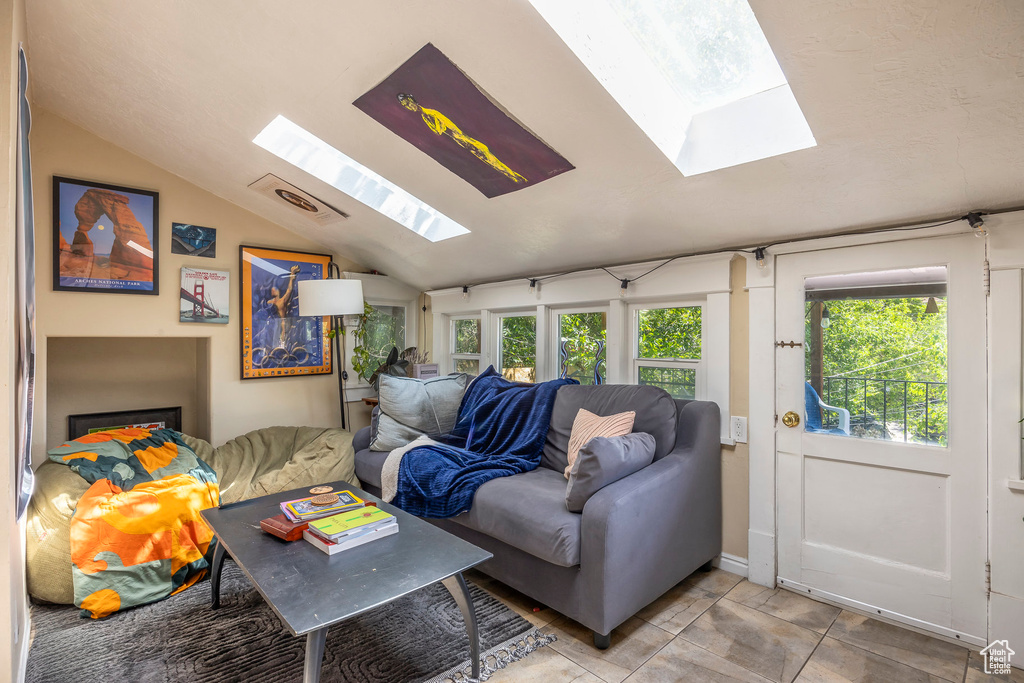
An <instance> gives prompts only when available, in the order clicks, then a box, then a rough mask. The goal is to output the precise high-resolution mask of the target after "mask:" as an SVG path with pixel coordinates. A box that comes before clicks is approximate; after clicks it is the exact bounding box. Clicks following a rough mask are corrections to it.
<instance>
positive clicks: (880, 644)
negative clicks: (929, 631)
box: [467, 569, 1024, 683]
mask: <svg viewBox="0 0 1024 683" xmlns="http://www.w3.org/2000/svg"><path fill="white" fill-rule="evenodd" d="M467 578H468V579H469V580H471V581H473V582H474V583H476V584H477V585H479V586H480V587H482V588H484V589H486V590H487V591H489V592H490V593H491V594H492V595H494V596H495V597H497V598H498V599H499V600H501V601H502V602H504V603H505V604H507V605H508V606H509V607H510V608H512V609H513V610H515V611H516V612H517V613H518V614H521V615H522V616H523V617H525V618H526V619H528V620H529V621H530V622H532V623H533V624H536V625H537V627H539V628H541V629H542V630H543V631H545V632H548V633H554V634H555V635H556V636H558V640H556V641H555V642H554V643H552V644H551V645H549V646H547V647H544V648H541V649H540V650H537V651H536V652H534V653H532V654H531V655H530V656H529V657H527V658H526V659H524V660H522V661H519V662H516V663H515V664H512V665H510V666H509V667H508V668H506V669H504V670H502V671H499V672H498V673H496V674H495V675H494V676H492V677H491V678H490V679H489V680H490V682H491V683H510V682H512V683H602V682H603V683H620V682H622V681H625V682H626V683H674V682H675V681H749V682H750V683H755V682H757V683H766V682H767V681H776V682H777V683H790V681H794V680H795V681H809V682H810V681H813V682H816V683H831V682H832V681H865V682H867V681H886V682H888V681H899V682H901V683H902V682H903V681H922V682H925V683H943V682H944V681H953V682H954V683H980V682H981V681H988V680H993V681H996V680H1002V681H1013V682H1015V683H1024V671H1021V670H1019V669H1014V670H1013V675H1012V676H1009V677H1007V676H987V675H986V674H985V673H984V667H983V665H982V658H981V656H980V655H978V653H977V651H976V650H968V649H967V648H966V647H962V646H959V645H954V644H951V643H947V642H945V641H942V640H938V639H936V638H930V637H928V636H924V635H921V634H919V633H916V632H914V631H909V630H907V629H903V628H900V627H898V626H892V625H890V624H887V623H884V622H881V621H877V620H875V619H871V618H870V617H865V616H861V615H860V614H856V613H854V612H849V611H847V610H842V609H839V608H838V607H833V606H831V605H826V604H824V603H821V602H817V601H815V600H811V599H810V598H806V597H804V596H802V595H797V594H796V593H792V592H790V591H784V590H781V589H775V590H771V589H768V588H764V587H763V586H758V585H756V584H752V583H750V582H748V581H746V580H745V579H743V578H742V577H739V576H737V575H735V574H730V573H729V572H725V571H722V570H720V569H715V570H713V571H711V572H709V573H707V574H704V573H699V572H698V573H696V574H694V575H692V576H690V577H688V578H687V579H685V580H684V581H683V582H682V583H680V584H679V585H678V586H676V587H675V588H673V589H672V590H670V591H669V592H668V593H666V594H665V595H664V596H662V597H661V598H659V599H658V600H657V601H655V602H654V603H652V604H650V605H648V606H647V607H645V608H644V609H643V610H641V611H640V612H639V613H637V614H636V616H634V617H632V618H630V619H629V620H628V621H626V622H625V623H624V624H622V625H621V626H619V627H618V628H617V629H615V630H614V631H613V632H612V646H611V647H610V648H608V649H607V650H604V651H601V650H598V649H596V648H595V647H594V646H593V640H592V636H591V632H590V631H589V630H588V629H586V628H584V627H583V626H580V625H579V624H577V623H576V622H574V621H572V620H571V619H569V618H567V617H565V616H562V615H561V614H559V613H557V612H555V611H553V610H550V609H548V608H546V607H544V606H543V605H539V604H538V603H536V602H535V601H534V600H532V599H531V598H528V597H526V596H525V595H523V594H521V593H519V592H517V591H515V590H513V589H511V588H509V587H508V586H505V585H504V584H502V583H500V582H498V581H495V580H493V579H491V578H490V577H488V576H486V575H484V574H482V573H480V572H476V571H473V572H470V573H468V574H467ZM534 610H536V611H534Z"/></svg>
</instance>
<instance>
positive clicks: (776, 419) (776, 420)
mask: <svg viewBox="0 0 1024 683" xmlns="http://www.w3.org/2000/svg"><path fill="white" fill-rule="evenodd" d="M775 426H776V427H778V426H779V414H778V413H776V414H775Z"/></svg>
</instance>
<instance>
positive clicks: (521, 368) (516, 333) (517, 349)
mask: <svg viewBox="0 0 1024 683" xmlns="http://www.w3.org/2000/svg"><path fill="white" fill-rule="evenodd" d="M498 334H499V339H500V340H501V346H500V348H499V357H498V361H499V363H500V366H501V374H502V375H504V376H505V379H508V380H511V381H513V382H536V381H537V316H535V315H508V316H502V317H500V318H498Z"/></svg>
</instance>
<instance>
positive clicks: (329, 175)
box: [252, 116, 469, 242]
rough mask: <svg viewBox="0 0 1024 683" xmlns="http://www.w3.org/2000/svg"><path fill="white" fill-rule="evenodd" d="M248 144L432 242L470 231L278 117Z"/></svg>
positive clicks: (305, 131) (303, 130) (308, 133)
mask: <svg viewBox="0 0 1024 683" xmlns="http://www.w3.org/2000/svg"><path fill="white" fill-rule="evenodd" d="M252 141H253V142H254V143H256V144H257V145H259V146H260V147H262V148H263V149H265V150H267V151H268V152H270V153H271V154H275V155H277V156H278V157H280V158H282V159H284V160H285V161H287V162H288V163H290V164H292V165H293V166H297V167H298V168H301V169H302V170H303V171H305V172H306V173H309V174H310V175H312V176H314V177H316V178H319V179H320V180H322V181H324V182H325V183H327V184H328V185H330V186H332V187H334V188H336V189H338V190H341V191H342V192H344V193H345V194H347V195H348V196H350V197H352V198H353V199H355V200H357V201H359V202H361V203H363V204H365V205H366V206H368V207H370V208H371V209H373V210H374V211H377V212H378V213H380V214H382V215H384V216H387V217H388V218H390V219H391V220H393V221H395V222H396V223H398V224H399V225H401V226H402V227H405V228H408V229H409V230H412V231H413V232H414V233H416V234H417V235H420V236H421V237H426V238H427V239H428V240H430V241H431V242H440V241H441V240H446V239H449V238H451V237H458V236H459V235H465V234H467V233H468V232H469V230H468V229H467V228H465V227H464V226H462V225H459V224H458V223H456V222H455V221H453V220H452V219H451V218H448V216H445V215H444V214H443V213H441V212H440V211H438V210H437V209H435V208H434V207H432V206H430V205H429V204H427V203H426V202H424V201H422V200H420V199H417V198H416V197H414V196H412V195H411V194H409V193H408V192H406V191H405V190H403V189H402V188H400V187H399V186H398V185H395V184H394V183H393V182H391V181H390V180H388V179H387V178H384V177H383V176H381V175H379V174H377V173H375V172H374V171H372V170H371V169H369V168H367V167H366V166H363V165H362V164H361V163H359V162H358V161H356V160H355V159H353V158H351V157H350V156H348V155H346V154H345V153H343V152H340V151H338V150H337V149H335V148H334V147H332V146H330V145H329V144H327V143H326V142H324V141H323V140H321V139H320V138H318V137H316V136H315V135H313V134H312V133H310V132H309V131H308V130H305V129H304V128H302V127H301V126H298V125H296V124H294V123H292V122H291V121H289V120H288V119H286V118H285V117H283V116H278V117H277V118H275V119H274V120H273V121H271V122H270V123H269V124H267V127H266V128H264V129H263V130H262V131H260V134H259V135H257V136H256V137H255V138H253V140H252Z"/></svg>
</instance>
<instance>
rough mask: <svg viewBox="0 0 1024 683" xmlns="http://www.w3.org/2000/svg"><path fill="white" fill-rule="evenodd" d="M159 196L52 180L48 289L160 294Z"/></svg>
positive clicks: (98, 185)
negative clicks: (51, 272)
mask: <svg viewBox="0 0 1024 683" xmlns="http://www.w3.org/2000/svg"><path fill="white" fill-rule="evenodd" d="M158 230H159V195H158V194H157V193H156V192H150V191H149V190H137V189H133V188H130V187H121V186H118V185H107V184H105V183H95V182H91V181H87V180H74V179H72V178H61V177H59V176H54V177H53V289H54V290H55V291H63V292H114V293H118V294H152V295H157V294H159V293H160V287H159V283H160V274H159V262H160V259H159V249H160V236H159V232H158Z"/></svg>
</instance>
